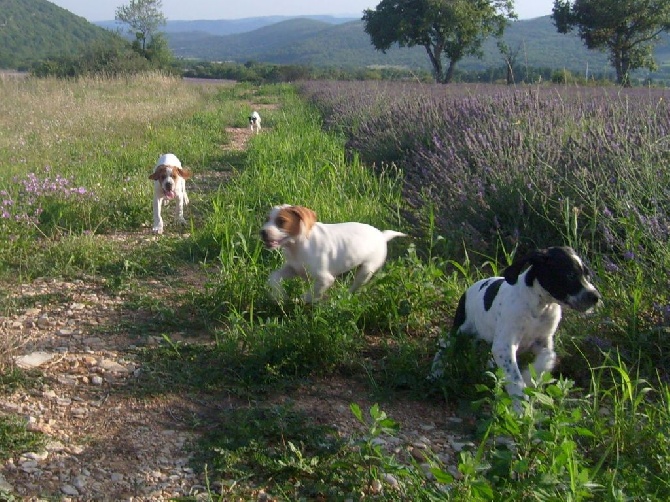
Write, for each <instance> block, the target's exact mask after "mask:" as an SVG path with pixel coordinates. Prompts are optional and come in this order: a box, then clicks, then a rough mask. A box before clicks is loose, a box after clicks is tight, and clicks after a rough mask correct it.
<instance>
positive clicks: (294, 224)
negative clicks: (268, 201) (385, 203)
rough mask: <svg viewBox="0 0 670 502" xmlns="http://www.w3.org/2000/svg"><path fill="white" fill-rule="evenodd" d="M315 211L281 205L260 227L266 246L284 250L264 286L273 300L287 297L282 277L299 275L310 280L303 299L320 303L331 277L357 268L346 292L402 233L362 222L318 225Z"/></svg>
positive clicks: (368, 274) (364, 278)
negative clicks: (279, 264)
mask: <svg viewBox="0 0 670 502" xmlns="http://www.w3.org/2000/svg"><path fill="white" fill-rule="evenodd" d="M316 220H317V218H316V213H315V212H314V211H312V210H311V209H309V208H307V207H303V206H291V205H288V204H284V205H281V206H275V207H273V208H272V210H271V211H270V214H269V216H268V219H267V221H266V222H265V224H264V225H263V227H262V229H261V238H262V239H263V242H264V244H265V247H266V248H268V249H279V248H281V249H283V251H284V256H285V259H286V262H285V263H284V266H283V267H282V268H280V269H279V270H275V271H274V272H272V274H271V275H270V278H269V280H268V284H269V286H270V288H271V291H272V295H273V297H274V298H275V299H276V300H282V299H284V298H285V297H286V293H285V291H284V288H283V287H282V286H281V281H282V280H284V279H290V278H292V277H301V278H303V279H305V280H308V279H309V280H310V281H312V282H313V284H312V286H311V291H309V292H307V293H306V294H305V295H304V296H303V299H304V300H305V302H307V303H312V302H315V301H318V300H319V299H320V298H321V297H322V296H323V294H324V292H325V291H326V290H327V289H328V288H329V287H330V286H331V285H332V284H333V282H334V281H335V277H336V276H338V275H341V274H344V273H345V272H348V271H349V270H352V269H354V268H356V267H358V269H357V271H356V275H355V278H354V281H353V283H352V284H351V287H350V288H349V290H350V291H351V292H354V291H356V290H357V289H358V288H359V287H361V286H362V285H363V284H365V283H366V282H368V281H369V280H370V278H371V277H372V275H373V274H374V273H375V272H376V271H377V270H378V269H379V268H380V267H381V266H382V265H383V264H384V261H385V260H386V248H387V246H386V244H387V242H388V241H390V240H391V239H393V238H394V237H401V236H405V234H403V233H401V232H396V231H394V230H384V231H381V230H378V229H376V228H375V227H373V226H370V225H367V224H365V223H358V222H348V223H335V224H328V223H320V222H318V221H316Z"/></svg>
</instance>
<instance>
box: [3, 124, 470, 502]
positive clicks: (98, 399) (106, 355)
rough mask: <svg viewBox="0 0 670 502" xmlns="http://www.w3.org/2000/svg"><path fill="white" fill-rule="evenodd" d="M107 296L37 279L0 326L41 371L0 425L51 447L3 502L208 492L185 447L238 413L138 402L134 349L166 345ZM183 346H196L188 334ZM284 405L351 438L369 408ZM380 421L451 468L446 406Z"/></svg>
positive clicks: (208, 405)
mask: <svg viewBox="0 0 670 502" xmlns="http://www.w3.org/2000/svg"><path fill="white" fill-rule="evenodd" d="M227 132H228V134H229V136H230V137H231V142H230V144H229V145H228V146H227V147H226V148H230V149H238V150H241V149H243V148H244V147H245V143H246V141H247V139H248V138H249V136H250V133H249V131H248V130H247V129H230V130H228V131H227ZM224 181H225V175H222V174H221V173H214V172H212V173H203V174H202V175H200V177H199V181H198V182H197V183H194V187H193V189H194V190H202V191H207V190H211V189H216V187H218V186H219V184H220V183H221V182H224ZM100 238H105V239H109V238H113V239H118V240H122V241H123V242H124V244H125V245H126V246H127V247H128V249H129V250H133V249H137V248H139V247H140V246H142V245H146V244H147V242H149V241H151V240H153V239H156V238H158V237H156V236H154V235H152V234H151V233H150V229H146V231H144V232H140V233H126V234H117V235H113V236H100ZM196 280H197V279H196ZM144 286H145V287H146V290H147V291H150V292H151V291H153V292H155V294H156V295H157V297H158V298H170V296H171V293H176V289H175V288H177V287H178V285H175V284H174V283H171V282H166V281H164V280H161V279H151V280H149V281H147V283H146V284H144ZM108 291H109V289H108V288H106V287H105V285H104V284H103V283H100V282H98V279H96V278H93V277H91V278H84V279H80V280H76V281H62V280H57V279H37V280H35V281H33V282H32V283H30V284H21V285H17V286H15V287H13V288H12V289H11V291H10V295H11V296H12V297H13V298H14V299H16V301H18V302H20V304H23V305H29V306H28V307H26V308H25V309H23V310H21V311H20V312H19V313H17V314H16V315H12V316H10V317H7V318H2V317H0V330H1V331H2V335H3V336H5V337H8V338H11V339H13V340H20V341H21V347H20V349H19V351H18V352H19V357H18V358H17V359H16V362H17V364H18V365H19V366H22V367H24V368H36V369H37V370H38V371H39V372H40V373H41V377H40V378H38V379H37V384H36V385H35V386H34V387H32V388H30V389H20V390H17V391H15V392H13V393H11V394H8V395H7V394H0V414H6V413H11V414H15V415H19V416H21V417H25V419H26V420H27V422H28V427H29V429H30V430H34V431H40V432H42V433H44V434H45V436H46V438H47V444H46V448H45V450H44V451H35V452H29V453H26V454H24V455H22V456H21V457H20V458H17V459H12V460H10V461H9V462H7V463H6V464H5V465H4V466H1V468H0V494H1V493H2V492H3V491H5V492H6V493H7V492H9V493H13V494H14V495H15V496H16V497H17V498H20V499H22V500H42V499H45V498H49V499H54V498H55V499H60V500H110V501H111V500H114V501H118V500H129V501H130V500H133V501H141V500H168V499H170V498H172V497H179V496H185V495H195V494H198V493H204V492H205V491H206V488H205V479H203V477H202V476H201V475H200V474H199V473H197V472H194V470H193V469H192V468H191V467H190V464H189V460H190V453H189V452H190V449H189V448H188V446H189V444H191V443H192V442H193V441H194V440H195V439H197V437H198V435H199V433H200V432H201V431H202V430H203V427H206V426H207V423H208V417H209V416H210V415H211V412H212V410H218V409H220V408H221V407H231V406H236V405H237V404H238V403H236V402H235V401H234V400H233V399H232V398H229V397H222V396H213V395H211V394H207V393H206V392H202V393H197V394H192V395H169V394H166V395H161V396H160V397H151V398H142V399H140V398H138V397H136V396H134V395H133V394H132V393H131V392H128V391H127V388H128V385H129V384H130V383H132V381H133V380H134V379H137V378H138V376H139V375H141V373H142V371H143V368H142V365H141V362H139V361H138V359H137V357H136V353H137V349H138V347H139V346H157V345H159V344H161V343H163V340H162V338H160V337H157V336H152V335H147V334H146V333H137V331H136V330H134V329H133V328H132V327H133V326H134V325H137V323H138V321H139V320H141V319H140V318H141V317H142V316H147V315H148V314H147V313H143V312H141V311H138V310H134V309H130V308H129V307H128V303H127V301H126V300H127V298H126V296H125V295H124V294H123V293H119V294H116V295H111V294H110V293H109V292H108ZM126 327H128V328H126ZM183 335H184V333H183V332H180V331H179V330H178V329H177V330H175V331H174V332H173V333H170V334H169V336H170V338H171V339H172V340H174V341H178V340H180V338H181V337H183ZM189 341H190V342H194V341H195V340H194V338H193V336H191V334H189ZM203 341H208V340H203ZM286 398H287V396H277V397H276V398H274V399H275V400H276V402H281V401H283V400H284V399H286ZM290 398H291V401H292V402H294V403H295V406H296V407H297V408H298V409H301V410H303V411H305V412H306V413H308V414H309V415H310V416H312V417H313V418H314V420H315V421H317V422H318V423H322V424H330V425H334V426H335V427H336V428H337V430H338V431H339V432H340V434H341V435H343V436H346V435H349V434H351V432H352V431H353V430H354V428H356V427H357V425H356V424H355V421H354V419H353V417H352V415H351V413H350V412H349V404H350V403H351V402H352V401H355V402H357V403H359V404H360V406H361V407H362V408H368V407H369V406H371V405H372V404H373V403H372V402H371V401H370V400H369V399H368V398H367V392H366V391H365V389H363V388H360V386H358V385H357V384H356V383H354V382H350V381H344V380H341V379H332V378H329V379H328V380H327V381H322V382H313V383H311V384H310V385H309V386H307V387H305V388H304V389H301V390H300V392H296V393H293V394H292V396H290ZM384 410H385V411H386V412H387V413H388V414H389V415H390V416H391V417H392V418H394V419H395V420H396V421H398V422H400V423H401V424H402V426H403V430H402V431H401V433H400V435H399V436H398V437H397V438H388V447H389V448H390V449H393V448H397V447H398V446H399V445H400V444H402V445H410V447H411V448H413V449H414V450H415V451H420V450H421V449H423V448H426V447H431V448H432V449H433V451H435V452H436V453H438V454H439V455H440V456H441V457H442V458H443V460H445V461H446V462H448V463H453V460H454V458H455V452H456V451H457V450H459V449H460V447H461V446H462V440H461V439H460V438H459V436H458V435H457V434H453V433H452V432H451V431H452V430H454V429H457V428H458V424H457V422H458V420H457V419H454V418H450V417H449V416H447V413H446V410H445V409H444V406H443V404H435V405H431V404H430V403H416V402H395V403H391V404H388V405H385V406H384ZM197 424H203V425H200V426H198V425H197ZM0 497H1V495H0Z"/></svg>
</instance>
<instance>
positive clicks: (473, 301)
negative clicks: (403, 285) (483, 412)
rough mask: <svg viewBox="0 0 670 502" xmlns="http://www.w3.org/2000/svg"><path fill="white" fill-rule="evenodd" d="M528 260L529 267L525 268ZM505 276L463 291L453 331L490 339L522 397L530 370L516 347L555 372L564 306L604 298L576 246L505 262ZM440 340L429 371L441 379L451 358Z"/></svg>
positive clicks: (512, 389)
mask: <svg viewBox="0 0 670 502" xmlns="http://www.w3.org/2000/svg"><path fill="white" fill-rule="evenodd" d="M526 265H528V269H527V270H526V271H525V272H523V273H521V271H522V269H523V268H524V267H525V266H526ZM503 275H504V277H491V278H489V279H482V280H481V281H478V282H476V283H475V284H474V285H472V286H470V287H469V288H468V289H467V290H466V291H465V293H464V294H463V295H462V296H461V299H460V301H459V302H458V307H457V309H456V316H455V318H454V325H453V329H454V333H465V334H471V335H475V336H476V337H478V338H481V339H483V340H486V341H487V342H489V343H491V344H492V348H491V349H492V353H493V360H494V361H495V363H496V365H497V366H498V367H500V368H502V369H503V372H504V373H505V377H506V381H507V384H506V389H507V392H508V393H509V394H510V395H512V396H523V395H524V394H523V389H524V387H525V386H526V384H527V383H529V382H530V372H529V370H528V369H526V370H525V371H524V372H523V374H522V373H521V371H520V370H519V366H518V364H517V352H519V353H522V352H527V351H529V352H532V353H533V354H534V355H535V360H534V361H533V363H532V364H533V367H534V368H535V372H536V374H537V375H540V374H541V373H542V372H543V371H551V369H552V368H553V367H554V364H555V362H556V353H555V352H554V333H555V332H556V329H557V328H558V323H559V322H560V320H561V306H565V307H571V308H573V309H575V310H578V311H579V312H586V311H588V310H589V309H591V308H592V307H594V306H595V305H596V304H597V303H598V302H599V301H600V299H601V296H600V293H599V292H598V291H597V290H596V288H595V287H594V286H593V284H591V283H590V282H589V271H588V269H587V268H586V267H585V266H584V264H583V263H582V260H581V259H580V258H579V257H578V256H577V254H576V253H575V252H574V250H573V249H572V248H569V247H550V248H547V249H541V250H535V251H533V252H531V253H529V254H528V255H526V256H525V257H523V258H522V259H519V260H518V261H515V262H514V263H512V265H510V266H509V267H507V268H506V269H505V271H504V273H503ZM448 344H449V340H445V339H443V340H441V341H440V349H439V350H438V352H437V354H436V355H435V358H434V360H433V367H432V371H431V376H432V377H433V378H439V377H440V376H441V375H442V374H443V372H444V368H445V367H446V365H447V364H449V361H444V360H443V351H444V350H445V349H446V348H447V347H448Z"/></svg>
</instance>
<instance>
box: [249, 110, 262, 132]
mask: <svg viewBox="0 0 670 502" xmlns="http://www.w3.org/2000/svg"><path fill="white" fill-rule="evenodd" d="M249 129H251V131H252V132H253V131H256V134H258V133H259V132H260V131H261V116H260V115H259V114H258V112H256V111H255V112H253V113H252V114H251V115H249Z"/></svg>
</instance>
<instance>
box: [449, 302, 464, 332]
mask: <svg viewBox="0 0 670 502" xmlns="http://www.w3.org/2000/svg"><path fill="white" fill-rule="evenodd" d="M464 322H465V293H463V294H462V295H461V298H460V299H459V300H458V306H457V307H456V315H455V316H454V325H453V329H452V331H453V332H454V333H455V332H456V331H457V330H458V328H460V327H461V326H462V325H463V323H464Z"/></svg>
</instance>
